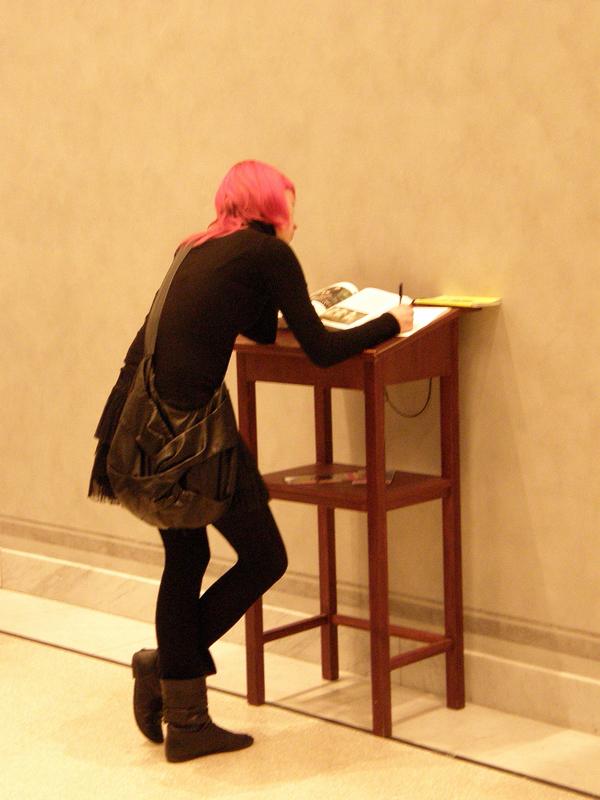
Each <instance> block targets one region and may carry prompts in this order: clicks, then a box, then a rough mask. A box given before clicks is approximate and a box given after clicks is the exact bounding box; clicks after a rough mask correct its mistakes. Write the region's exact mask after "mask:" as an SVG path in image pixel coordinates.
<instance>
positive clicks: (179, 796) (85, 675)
mask: <svg viewBox="0 0 600 800" xmlns="http://www.w3.org/2000/svg"><path fill="white" fill-rule="evenodd" d="M0 670H1V672H0V675H1V678H0V680H1V684H0V685H1V686H2V692H1V697H2V707H3V711H4V713H3V720H2V734H1V735H0V759H1V760H0V765H1V766H0V797H2V798H15V800H30V798H31V800H54V798H56V799H57V800H58V799H59V798H60V800H70V798H73V799H75V798H77V800H82V799H84V798H102V800H111V799H112V798H114V799H115V800H117V798H119V800H130V798H135V799H136V800H137V799H138V798H139V799H140V800H167V799H168V800H184V799H185V798H220V799H221V800H230V798H231V800H233V798H236V799H237V798H239V800H254V799H255V798H256V800H258V798H260V799H261V800H274V799H275V798H278V799H279V798H281V799H282V800H284V799H285V800H296V798H298V799H300V798H302V800H307V799H308V798H311V800H312V798H327V800H337V798H340V800H342V798H343V800H351V799H352V798H361V799H364V798H394V799H395V798H410V800H430V799H431V800H434V799H435V800H440V798H443V800H454V798H456V800H471V799H472V800H482V799H483V798H485V800H495V799H496V798H498V799H500V798H501V799H502V800H568V798H576V797H580V796H581V795H578V794H575V793H572V792H568V791H564V790H561V789H557V788H553V787H549V786H544V785H542V784H538V783H534V782H533V781H530V780H528V779H525V778H518V777H515V776H512V775H507V774H504V773H501V772H497V771H494V770H491V769H486V768H485V767H480V766H476V765H472V764H468V763H465V762H461V761H457V760H454V759H451V758H448V757H445V756H441V755H436V754H433V753H429V752H427V751H423V750H419V749H416V748H412V747H408V746H405V745H403V744H400V743H398V742H394V741H390V740H384V739H380V738H377V737H374V736H372V735H370V734H367V733H363V732H359V731H354V730H351V729H348V728H344V727H341V726H339V725H334V724H331V723H327V722H323V721H320V720H315V719H311V718H308V717H304V716H301V715H299V714H294V713H290V712H287V711H283V710H281V709H276V708H272V707H269V706H262V707H260V708H254V707H251V706H249V705H247V703H246V702H245V701H244V700H243V699H240V698H236V697H231V696H229V695H225V694H222V693H218V692H211V693H210V695H209V697H210V702H211V714H212V716H213V718H214V719H215V721H217V722H219V723H220V724H222V725H224V726H225V727H229V728H231V729H233V730H244V731H248V732H249V733H252V734H253V735H254V737H255V744H254V746H253V747H251V748H250V749H248V750H244V751H241V752H239V753H230V754H219V755H213V756H209V757H207V758H204V759H198V760H196V761H190V762H187V763H184V764H167V763H166V761H165V760H164V756H163V752H162V746H160V745H153V744H151V743H150V742H147V741H146V740H145V739H144V738H143V737H142V736H141V734H140V733H139V732H138V731H137V729H136V728H135V726H134V723H133V718H132V714H131V691H132V679H131V676H130V672H129V670H127V669H125V668H124V667H122V666H119V665H116V664H111V663H107V662H103V661H100V660H97V659H94V658H89V657H86V656H82V655H78V654H76V653H70V652H65V651H62V650H58V649H56V648H53V647H49V646H45V645H41V644H37V643H35V642H29V641H26V640H23V639H18V638H15V637H11V636H6V635H0Z"/></svg>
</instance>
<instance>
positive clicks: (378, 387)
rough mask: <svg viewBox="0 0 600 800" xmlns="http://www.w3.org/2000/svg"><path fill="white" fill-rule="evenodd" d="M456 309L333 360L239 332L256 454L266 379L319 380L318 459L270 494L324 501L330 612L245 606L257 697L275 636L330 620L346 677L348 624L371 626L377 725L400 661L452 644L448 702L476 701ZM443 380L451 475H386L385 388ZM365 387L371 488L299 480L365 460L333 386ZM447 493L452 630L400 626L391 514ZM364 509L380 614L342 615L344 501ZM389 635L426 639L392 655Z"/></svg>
mask: <svg viewBox="0 0 600 800" xmlns="http://www.w3.org/2000/svg"><path fill="white" fill-rule="evenodd" d="M459 316H460V312H459V311H456V310H451V311H448V312H447V313H445V314H443V315H442V316H441V317H438V318H437V319H436V320H435V321H434V322H432V323H431V324H430V325H428V326H427V327H425V328H423V329H421V330H419V331H416V332H415V333H414V334H412V335H411V336H409V337H406V338H400V337H396V338H393V339H389V340H387V341H385V342H383V343H382V344H380V345H378V346H377V347H375V348H373V349H369V350H365V351H364V352H362V353H361V354H360V355H357V356H354V357H353V358H350V359H348V360H347V361H343V362H342V363H340V364H336V365H335V366H333V367H328V368H326V369H324V368H321V367H317V366H315V365H314V364H312V363H311V362H310V361H309V359H308V358H307V356H306V355H305V354H304V352H303V351H302V350H301V348H300V346H299V345H298V343H297V341H296V340H295V338H294V337H293V335H292V334H291V333H290V332H289V331H280V332H279V334H278V336H277V340H276V342H275V343H274V344H272V345H257V344H255V343H254V342H251V341H249V340H248V339H244V338H243V337H239V338H238V340H237V342H236V345H235V350H236V354H237V383H238V403H239V406H238V413H239V425H240V431H241V433H242V435H243V437H244V438H245V440H246V442H247V444H248V446H249V447H250V449H251V450H252V452H254V453H255V454H256V453H257V445H258V443H257V429H256V387H255V384H256V381H272V382H278V383H294V384H303V385H312V386H313V387H314V413H315V439H316V460H315V463H314V464H309V465H302V466H297V465H296V466H290V468H289V469H286V470H283V471H281V472H276V473H272V474H268V475H265V476H264V478H265V481H266V483H267V485H268V487H269V491H270V493H271V497H272V498H273V499H277V500H293V501H296V502H300V503H311V504H313V505H316V506H317V516H318V537H319V581H320V595H321V604H320V613H319V614H318V615H316V616H313V617H309V618H306V619H304V620H301V621H299V622H294V623H291V624H289V625H284V626H282V627H279V628H274V629H271V630H267V631H265V630H263V619H262V601H261V600H258V601H257V602H256V603H255V604H254V605H253V606H252V608H250V609H249V610H248V612H247V614H246V658H247V679H248V686H247V691H248V702H249V703H251V704H253V705H260V704H262V703H264V701H265V680H264V645H265V644H266V643H267V642H270V641H273V640H274V639H279V638H281V637H284V636H290V635H292V634H294V633H299V632H301V631H306V630H308V629H310V628H316V627H319V628H320V629H321V653H322V669H323V677H324V678H326V679H329V680H336V679H337V678H338V677H339V669H338V640H337V627H338V626H339V625H346V626H350V627H353V628H360V629H363V630H366V631H369V634H370V638H371V684H372V706H373V732H374V733H375V734H377V735H379V736H391V733H392V720H391V671H392V670H393V669H397V668H398V667H403V666H405V665H407V664H411V663H413V662H415V661H420V660H421V659H424V658H430V657H431V656H435V655H438V654H440V653H445V657H446V702H447V705H448V707H449V708H462V707H463V706H464V704H465V692H464V667H463V631H462V580H461V547H460V493H459V440H458V320H459ZM438 376H439V378H440V381H439V387H440V423H441V425H440V430H441V475H423V474H418V473H411V472H401V471H396V473H395V476H394V479H393V481H392V483H391V484H389V485H386V483H385V467H386V462H385V432H384V411H385V408H384V403H385V399H384V389H385V386H386V385H387V384H394V383H402V382H404V381H414V380H418V379H422V378H432V377H438ZM332 388H344V389H360V390H362V391H363V392H364V395H365V433H366V473H367V482H366V485H365V486H353V485H351V484H350V483H318V484H310V485H306V484H302V485H295V484H288V483H286V482H285V480H284V478H285V476H286V475H294V474H304V473H308V472H318V471H323V472H327V471H328V470H329V471H331V470H332V469H335V470H342V469H344V470H345V469H348V470H351V469H357V468H359V467H358V466H357V465H344V464H337V463H335V462H334V460H333V444H332V413H331V389H332ZM435 499H440V500H441V501H442V512H443V513H442V523H443V532H442V534H443V559H444V618H445V626H444V628H445V629H444V633H443V634H442V633H431V632H428V631H422V630H416V629H413V628H404V627H400V626H397V625H391V624H390V621H389V598H388V594H389V592H388V547H387V519H386V512H387V511H389V510H391V509H394V508H402V507H403V506H409V505H412V504H414V503H424V502H427V501H429V500H435ZM336 508H347V509H354V510H357V511H363V512H366V514H367V520H368V557H369V618H368V619H361V618H357V617H349V616H345V615H341V614H338V613H337V597H336V593H337V590H336V563H335V524H334V509H336ZM390 636H396V637H400V638H401V639H406V640H411V641H415V642H418V643H419V646H418V647H415V648H414V649H412V650H409V651H408V652H403V653H401V654H400V655H396V656H393V657H390Z"/></svg>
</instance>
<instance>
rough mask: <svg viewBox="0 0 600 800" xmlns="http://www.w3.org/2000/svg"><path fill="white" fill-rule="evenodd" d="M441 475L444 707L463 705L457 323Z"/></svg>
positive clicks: (447, 378)
mask: <svg viewBox="0 0 600 800" xmlns="http://www.w3.org/2000/svg"><path fill="white" fill-rule="evenodd" d="M440 427H441V439H442V442H441V445H442V474H443V475H444V477H446V478H450V480H451V483H452V488H451V491H450V494H449V495H448V497H445V498H444V499H443V500H442V524H443V549H444V617H445V631H446V636H448V637H449V638H450V639H452V642H453V646H452V649H451V650H449V651H448V652H447V653H446V704H447V706H448V708H463V707H464V705H465V674H464V645H463V605H462V566H461V560H462V559H461V531H460V457H459V425H458V322H455V323H454V328H453V331H452V371H451V373H450V374H449V375H444V376H442V377H441V378H440Z"/></svg>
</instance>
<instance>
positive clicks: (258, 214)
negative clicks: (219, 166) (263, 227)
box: [180, 160, 296, 247]
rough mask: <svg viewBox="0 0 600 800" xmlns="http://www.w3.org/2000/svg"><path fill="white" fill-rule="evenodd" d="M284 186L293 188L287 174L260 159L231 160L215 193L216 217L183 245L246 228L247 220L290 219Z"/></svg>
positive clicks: (281, 222)
mask: <svg viewBox="0 0 600 800" xmlns="http://www.w3.org/2000/svg"><path fill="white" fill-rule="evenodd" d="M286 190H289V191H291V192H292V193H293V194H294V195H295V194H296V190H295V188H294V184H293V183H292V182H291V181H290V179H289V178H286V176H285V175H283V174H282V173H281V172H279V170H277V169H275V167H272V166H270V165H269V164H264V163H263V162H262V161H251V160H249V161H240V162H239V163H238V164H234V166H233V167H231V169H230V170H229V172H228V173H227V175H225V177H224V178H223V180H222V182H221V185H220V186H219V188H218V189H217V194H216V195H215V208H216V210H217V218H216V219H215V220H213V222H211V223H210V225H209V226H208V228H207V229H206V230H205V231H201V232H200V233H193V234H192V235H191V236H188V237H187V238H186V239H184V240H183V242H182V243H181V245H180V246H182V245H192V246H193V247H195V246H197V245H199V244H202V243H203V242H206V241H207V240H208V239H215V238H217V237H219V236H227V234H229V233H233V232H234V231H239V230H241V229H242V228H246V227H247V226H248V223H249V222H252V221H253V220H254V221H257V222H266V223H267V224H270V225H274V226H275V227H279V226H281V225H285V224H286V223H287V222H288V220H289V210H288V206H287V202H286V198H285V192H286Z"/></svg>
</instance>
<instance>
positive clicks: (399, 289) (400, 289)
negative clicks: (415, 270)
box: [398, 283, 404, 303]
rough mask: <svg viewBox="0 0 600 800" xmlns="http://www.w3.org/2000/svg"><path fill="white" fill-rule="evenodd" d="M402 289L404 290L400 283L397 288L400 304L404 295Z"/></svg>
mask: <svg viewBox="0 0 600 800" xmlns="http://www.w3.org/2000/svg"><path fill="white" fill-rule="evenodd" d="M403 289H404V284H403V283H401V284H400V286H398V295H399V297H400V300H399V302H400V303H401V302H402V295H403V294H404V292H403Z"/></svg>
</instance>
